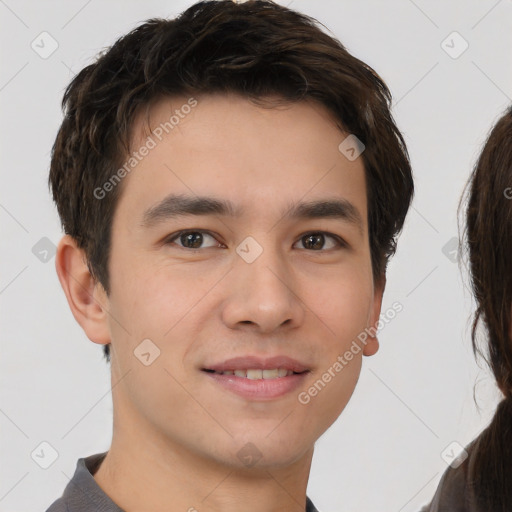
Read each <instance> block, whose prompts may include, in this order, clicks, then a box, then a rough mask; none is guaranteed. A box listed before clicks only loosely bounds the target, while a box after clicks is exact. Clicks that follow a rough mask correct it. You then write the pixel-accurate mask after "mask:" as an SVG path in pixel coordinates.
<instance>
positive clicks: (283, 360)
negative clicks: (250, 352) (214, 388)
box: [202, 355, 309, 373]
mask: <svg viewBox="0 0 512 512" xmlns="http://www.w3.org/2000/svg"><path fill="white" fill-rule="evenodd" d="M274 368H285V369H286V370H291V371H293V372H297V373H301V372H304V371H307V370H309V368H308V367H306V366H305V365H304V364H302V363H300V362H299V361H297V360H296V359H292V358H291V357H288V356H283V355H281V356H274V357H257V356H242V357H233V358H231V359H226V360H225V361H222V362H220V363H215V364H211V365H208V366H205V367H204V368H202V369H203V370H213V371H216V372H225V371H228V370H251V369H258V370H273V369H274Z"/></svg>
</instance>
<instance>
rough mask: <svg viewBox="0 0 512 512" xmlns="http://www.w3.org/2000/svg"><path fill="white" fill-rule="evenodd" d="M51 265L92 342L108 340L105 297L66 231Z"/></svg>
mask: <svg viewBox="0 0 512 512" xmlns="http://www.w3.org/2000/svg"><path fill="white" fill-rule="evenodd" d="M55 268H56V270H57V275H58V276H59V281H60V284H61V286H62V289H63V290H64V293H65V294H66V299H67V300H68V304H69V307H70V309H71V312H72V313H73V316H74V317H75V320H76V321H77V322H78V323H79V324H80V326H81V327H82V329H83V330H84V332H85V334H86V335H87V337H88V338H89V339H90V340H91V341H93V342H94V343H99V344H103V345H104V344H107V343H110V330H109V327H108V318H107V315H108V309H107V307H108V297H107V294H106V293H105V290H104V289H103V286H101V284H100V283H97V282H96V281H95V279H94V278H93V276H92V275H91V273H90V272H89V268H88V267H87V263H86V258H85V253H84V251H83V250H82V249H79V248H78V246H77V244H76V242H75V240H74V239H73V238H72V237H70V236H69V235H65V236H64V237H62V239H61V241H60V242H59V245H58V247H57V254H56V257H55Z"/></svg>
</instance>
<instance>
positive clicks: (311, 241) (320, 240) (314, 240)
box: [299, 231, 347, 251]
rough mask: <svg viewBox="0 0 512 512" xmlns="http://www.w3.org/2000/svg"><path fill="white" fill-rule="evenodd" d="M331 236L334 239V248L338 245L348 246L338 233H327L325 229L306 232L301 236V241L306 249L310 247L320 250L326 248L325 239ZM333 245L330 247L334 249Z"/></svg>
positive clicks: (339, 246)
mask: <svg viewBox="0 0 512 512" xmlns="http://www.w3.org/2000/svg"><path fill="white" fill-rule="evenodd" d="M326 238H330V239H331V240H334V248H336V247H338V248H341V247H347V244H346V242H345V241H344V240H343V239H342V238H340V237H339V236H337V235H333V234H332V233H326V232H324V231H315V232H311V233H306V234H304V235H302V236H301V238H300V240H299V241H301V242H304V245H305V246H306V247H305V248H306V249H310V250H313V251H320V250H321V249H325V247H324V245H325V239H326ZM332 248H333V247H332V246H331V247H328V249H332Z"/></svg>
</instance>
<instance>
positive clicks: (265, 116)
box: [121, 94, 367, 224]
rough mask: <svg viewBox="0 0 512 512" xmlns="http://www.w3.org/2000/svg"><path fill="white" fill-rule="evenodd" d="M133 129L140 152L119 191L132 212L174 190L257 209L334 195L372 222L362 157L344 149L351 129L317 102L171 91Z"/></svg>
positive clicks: (266, 211)
mask: <svg viewBox="0 0 512 512" xmlns="http://www.w3.org/2000/svg"><path fill="white" fill-rule="evenodd" d="M132 133H133V137H132V147H131V151H132V158H133V153H134V152H135V153H139V155H138V157H137V158H138V160H137V162H136V165H135V166H134V168H133V170H131V171H130V172H129V173H128V174H129V175H128V176H127V177H126V178H125V180H124V181H125V182H124V183H123V189H124V190H123V193H122V196H121V202H123V203H127V204H128V205H130V212H131V213H134V212H135V211H136V210H138V211H139V210H141V209H144V210H147V208H148V207H151V206H152V205H154V204H155V203H156V202H158V201H160V200H162V199H163V198H164V197H165V196H167V195H169V194H170V193H173V194H182V195H183V194H186V195H189V196H210V197H218V198H223V199H227V200H230V201H231V202H232V203H233V204H235V205H237V204H244V205H245V207H244V208H243V211H244V212H247V213H248V214H250V212H251V208H252V209H253V210H254V212H255V213H257V214H259V215H260V214H270V213H271V211H273V210H272V209H273V206H274V205H275V206H276V210H275V211H276V212H277V211H279V212H282V209H283V205H284V204H291V203H296V202H297V200H298V199H301V198H303V199H304V200H308V201H310V200H314V199H316V198H318V197H325V195H326V194H329V195H330V196H331V197H332V196H336V195H339V196H342V197H343V198H344V199H347V200H349V201H350V202H352V203H354V204H355V206H356V208H357V209H358V210H359V212H360V214H361V217H362V218H363V220H364V223H365V224H366V220H367V219H366V186H365V175H364V165H363V161H362V158H357V159H356V160H355V161H350V160H348V159H347V158H346V157H345V156H344V155H343V154H342V153H341V152H340V150H339V145H340V143H341V142H342V141H343V140H344V139H345V138H346V137H347V134H346V133H344V132H342V131H341V130H340V129H339V128H338V126H337V125H336V121H335V119H334V117H333V116H332V114H331V113H330V112H329V111H328V109H326V108H325V107H324V106H323V105H321V104H319V103H317V102H312V101H301V102H296V103H291V104H290V103H288V104H281V105H278V106H275V105H274V106H270V105H265V106H264V107H262V106H260V105H255V104H253V103H251V102H250V101H249V100H248V99H247V98H243V97H241V96H239V95H236V94H216V95H212V94H209V95H196V96H193V97H191V96H175V97H166V98H161V99H159V100H158V101H157V102H155V103H154V104H153V105H152V106H151V108H149V109H148V110H147V111H144V112H142V113H140V114H139V116H138V117H137V118H136V120H135V122H134V125H133V131H132ZM145 147H146V148H149V149H146V150H144V151H142V150H143V149H144V148H145ZM142 152H144V156H143V157H141V155H140V153H142ZM241 211H242V209H241Z"/></svg>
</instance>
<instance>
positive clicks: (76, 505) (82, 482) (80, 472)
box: [46, 452, 318, 512]
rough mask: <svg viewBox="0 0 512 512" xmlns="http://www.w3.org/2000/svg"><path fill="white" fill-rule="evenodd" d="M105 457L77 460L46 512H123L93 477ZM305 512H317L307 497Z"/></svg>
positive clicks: (98, 456)
mask: <svg viewBox="0 0 512 512" xmlns="http://www.w3.org/2000/svg"><path fill="white" fill-rule="evenodd" d="M106 455H107V452H104V453H97V454H95V455H90V456H89V457H85V458H82V459H78V462H77V463H76V470H75V474H74V475H73V478H71V480H70V481H69V483H68V485H66V488H65V489H64V493H63V494H62V496H61V497H60V498H59V499H57V500H56V501H54V502H53V503H52V504H51V505H50V508H49V509H48V510H47V511H46V512H124V511H123V509H121V508H119V507H118V506H117V505H116V504H115V503H114V502H113V501H112V500H111V499H110V498H109V497H108V496H107V495H106V494H105V493H104V492H103V490H102V489H101V487H100V486H99V485H98V484H97V483H96V480H94V477H93V475H94V473H95V472H96V471H97V470H98V468H99V467H100V464H101V463H102V461H103V459H104V458H105V456H106ZM306 512H318V510H317V509H316V508H315V506H314V505H313V503H312V501H311V500H310V499H309V498H308V497H306Z"/></svg>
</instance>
